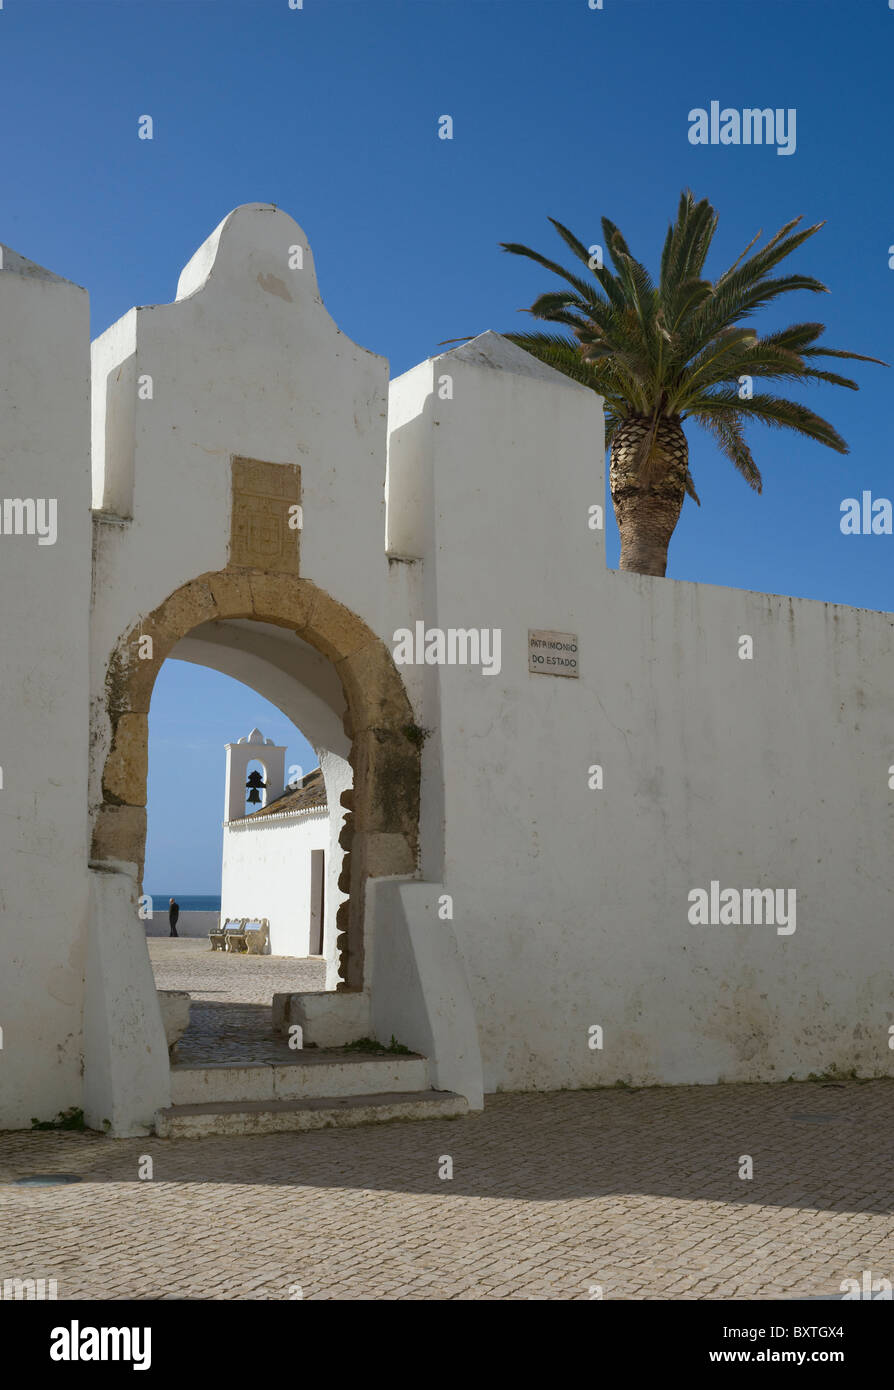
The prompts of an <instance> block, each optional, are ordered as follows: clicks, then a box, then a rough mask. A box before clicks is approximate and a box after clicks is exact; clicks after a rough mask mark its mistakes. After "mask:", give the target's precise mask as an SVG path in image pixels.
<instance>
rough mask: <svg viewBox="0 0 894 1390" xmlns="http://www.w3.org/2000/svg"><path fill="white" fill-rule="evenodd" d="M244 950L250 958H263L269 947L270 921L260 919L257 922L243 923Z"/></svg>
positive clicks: (248, 921)
mask: <svg viewBox="0 0 894 1390" xmlns="http://www.w3.org/2000/svg"><path fill="white" fill-rule="evenodd" d="M243 927H244V933H245V949H246V951H247V953H248V954H249V955H250V956H265V955H266V954H267V948H268V946H269V945H270V921H269V919H268V918H267V917H261V918H259V919H258V920H257V921H251V919H247V920H246V921H245V922H244V923H243Z"/></svg>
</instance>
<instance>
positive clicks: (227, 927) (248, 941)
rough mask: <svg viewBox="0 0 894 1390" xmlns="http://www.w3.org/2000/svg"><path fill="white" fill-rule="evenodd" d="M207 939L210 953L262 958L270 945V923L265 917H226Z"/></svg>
mask: <svg viewBox="0 0 894 1390" xmlns="http://www.w3.org/2000/svg"><path fill="white" fill-rule="evenodd" d="M208 937H209V940H210V941H211V949H212V951H218V950H220V951H228V952H229V953H230V954H231V955H249V956H263V955H266V954H267V948H268V947H269V945H270V921H269V919H268V918H267V917H260V918H252V917H239V918H234V917H228V918H227V919H226V921H225V922H224V924H223V926H221V927H218V928H217V929H216V930H215V931H211V932H209V933H208Z"/></svg>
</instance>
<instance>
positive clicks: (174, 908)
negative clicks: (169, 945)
mask: <svg viewBox="0 0 894 1390" xmlns="http://www.w3.org/2000/svg"><path fill="white" fill-rule="evenodd" d="M179 916H180V904H179V903H175V902H174V899H173V898H172V899H171V906H170V907H169V908H168V921H169V922H170V924H171V936H177V935H179V933H178V931H177V919H178V917H179Z"/></svg>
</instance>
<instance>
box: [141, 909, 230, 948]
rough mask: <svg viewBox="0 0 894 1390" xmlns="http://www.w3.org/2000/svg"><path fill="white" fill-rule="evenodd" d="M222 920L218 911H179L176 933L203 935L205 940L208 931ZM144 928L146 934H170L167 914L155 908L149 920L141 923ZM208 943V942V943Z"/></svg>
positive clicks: (180, 934) (189, 935)
mask: <svg viewBox="0 0 894 1390" xmlns="http://www.w3.org/2000/svg"><path fill="white" fill-rule="evenodd" d="M221 921H223V918H222V917H221V915H220V913H219V912H183V911H181V913H180V916H179V918H178V919H177V935H178V936H188V937H199V936H204V937H205V938H206V940H207V938H208V933H209V932H210V931H213V930H214V928H215V927H216V926H217V924H218V923H219V922H221ZM143 925H144V926H145V928H146V935H147V936H170V935H171V928H170V924H169V922H168V914H167V913H166V912H164V911H163V910H162V909H160V908H157V909H156V910H155V911H154V912H153V914H152V918H151V920H147V921H145V922H144V923H143ZM209 944H210V943H209Z"/></svg>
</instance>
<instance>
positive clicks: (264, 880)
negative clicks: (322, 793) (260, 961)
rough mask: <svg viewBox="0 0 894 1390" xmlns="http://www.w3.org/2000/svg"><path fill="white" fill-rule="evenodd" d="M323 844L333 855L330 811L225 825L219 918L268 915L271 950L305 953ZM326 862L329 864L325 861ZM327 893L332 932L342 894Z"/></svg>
mask: <svg viewBox="0 0 894 1390" xmlns="http://www.w3.org/2000/svg"><path fill="white" fill-rule="evenodd" d="M315 849H321V850H323V851H324V852H325V853H326V856H327V859H328V856H329V850H330V842H329V817H328V814H327V813H326V812H325V811H323V812H322V813H316V814H305V815H301V816H286V817H283V818H282V819H281V820H280V819H279V818H278V817H277V816H265V817H264V818H263V819H261V820H258V821H257V822H255V823H254V824H252V821H251V817H249V818H248V819H247V820H244V821H236V822H235V823H234V824H232V825H229V826H226V827H225V828H224V849H223V873H222V877H221V890H220V909H221V914H220V915H221V920H224V919H226V918H227V917H235V918H241V917H251V918H257V917H267V918H268V919H269V921H270V954H271V955H274V956H307V955H308V954H309V953H310V855H311V850H315ZM327 867H328V866H327ZM328 886H329V885H328V884H327V893H326V919H327V921H326V926H325V930H324V945H325V938H326V936H330V937H331V936H333V935H334V921H335V910H336V909H337V907H338V903H339V902H341V901H342V900H343V898H344V894H341V893H339V894H338V895H337V901H336V902H335V903H330V902H329V892H328Z"/></svg>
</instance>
